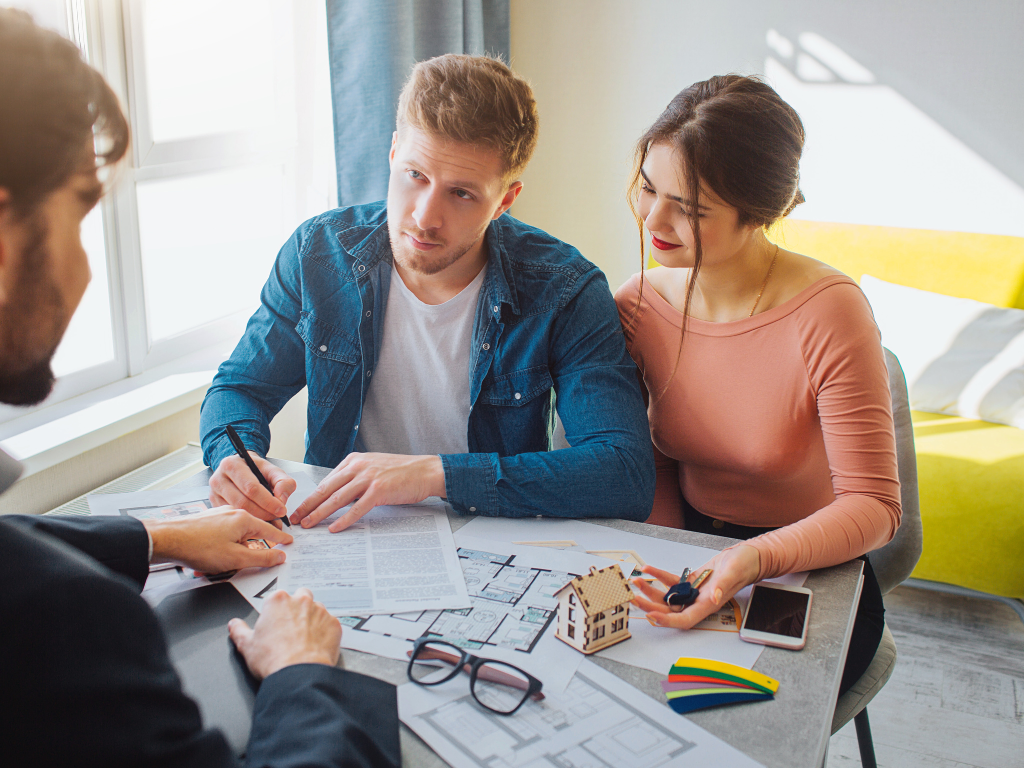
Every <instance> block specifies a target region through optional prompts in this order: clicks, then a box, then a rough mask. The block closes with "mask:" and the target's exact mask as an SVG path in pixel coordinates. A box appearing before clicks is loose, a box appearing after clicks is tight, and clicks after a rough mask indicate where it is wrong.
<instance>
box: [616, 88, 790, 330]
mask: <svg viewBox="0 0 1024 768" xmlns="http://www.w3.org/2000/svg"><path fill="white" fill-rule="evenodd" d="M655 144H667V145H670V146H671V147H672V148H673V149H675V150H676V152H678V154H679V156H680V157H681V158H682V160H683V167H682V168H681V169H680V170H681V171H682V174H683V181H684V189H685V194H686V196H687V197H688V199H689V200H691V201H692V202H693V203H694V205H693V206H691V208H690V226H691V227H692V229H693V241H694V256H695V261H694V266H693V271H692V272H691V274H690V281H689V285H688V286H687V291H686V305H685V307H684V312H683V315H684V327H685V318H686V317H688V316H689V310H690V297H691V296H692V295H693V287H694V284H695V283H696V279H697V272H698V271H699V270H700V264H701V259H702V257H703V250H702V248H701V239H700V220H699V218H698V217H697V207H696V202H697V200H698V198H699V197H700V191H701V189H702V188H703V189H705V190H707V191H710V192H712V193H713V194H714V195H716V196H717V197H718V198H719V199H720V200H721V201H722V202H724V203H725V204H726V205H730V206H732V207H733V208H735V209H736V210H737V211H738V212H739V223H740V224H755V225H757V226H760V227H764V228H765V229H767V228H768V227H770V226H771V225H772V224H774V223H775V222H776V221H778V220H779V219H781V218H782V217H784V216H786V215H788V214H789V213H790V211H792V210H793V209H794V208H795V207H796V206H797V205H799V204H800V203H802V202H804V196H803V194H802V193H801V192H800V186H799V183H800V154H801V152H802V151H803V146H804V126H803V123H801V122H800V116H799V115H798V114H797V113H796V110H794V109H793V108H792V107H791V106H789V104H787V103H786V102H785V101H783V100H782V98H781V97H780V96H779V94H777V93H776V92H775V91H774V90H773V89H772V87H771V86H769V85H767V84H765V83H763V82H761V81H760V80H758V79H757V78H754V77H744V76H742V75H721V76H718V77H712V78H711V79H710V80H704V81H701V82H699V83H694V84H693V85H691V86H690V87H689V88H687V89H686V90H684V91H682V92H681V93H680V94H678V95H677V96H676V97H675V98H674V99H672V101H671V102H669V105H668V107H666V108H665V111H664V112H662V113H661V116H660V117H658V119H657V120H655V121H654V124H653V125H652V126H651V127H650V128H648V129H647V131H646V132H645V133H644V135H643V136H641V137H640V140H639V141H638V142H637V146H636V155H635V168H634V170H633V178H632V180H631V182H630V185H629V205H630V209H631V210H632V211H633V215H634V216H636V219H637V223H638V225H639V227H640V268H641V270H642V269H643V266H644V264H643V262H644V245H643V243H644V240H643V228H644V224H643V220H642V219H641V218H640V215H639V214H638V213H637V211H636V207H635V205H634V200H635V199H636V196H637V192H638V190H639V187H640V169H641V167H642V166H643V164H644V160H646V159H647V153H648V152H649V151H650V149H651V147H652V146H653V145H655ZM640 290H641V292H642V291H643V282H642V281H641V285H640ZM637 306H638V307H639V303H638V305H637ZM634 316H635V315H634Z"/></svg>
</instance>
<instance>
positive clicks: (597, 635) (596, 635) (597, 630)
mask: <svg viewBox="0 0 1024 768" xmlns="http://www.w3.org/2000/svg"><path fill="white" fill-rule="evenodd" d="M602 637H604V624H602V625H601V626H599V627H594V632H593V634H592V635H591V638H593V639H594V640H600V639H601V638H602Z"/></svg>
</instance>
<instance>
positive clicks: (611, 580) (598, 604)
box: [555, 565, 634, 616]
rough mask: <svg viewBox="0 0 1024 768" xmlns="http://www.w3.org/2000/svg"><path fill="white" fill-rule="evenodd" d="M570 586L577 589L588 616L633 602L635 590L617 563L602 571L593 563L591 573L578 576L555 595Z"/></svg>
mask: <svg viewBox="0 0 1024 768" xmlns="http://www.w3.org/2000/svg"><path fill="white" fill-rule="evenodd" d="M570 588H571V589H574V590H575V591H576V594H577V596H579V598H580V603H581V604H582V605H583V610H585V611H586V612H587V615H588V616H592V615H593V614H595V613H601V612H602V611H607V610H608V609H609V608H614V607H615V606H617V605H622V604H623V603H628V602H631V601H632V600H633V597H634V596H633V590H631V589H630V588H629V583H628V582H627V581H626V579H625V577H624V576H623V575H622V571H621V570H619V566H617V565H609V566H608V567H607V568H602V569H601V570H600V571H599V570H597V568H596V567H594V566H593V565H592V566H590V573H585V574H583V575H582V576H577V577H576V578H574V579H573V580H572V581H570V582H569V583H568V584H566V585H565V586H564V587H562V588H561V589H560V590H558V591H557V592H556V593H555V595H556V596H557V595H560V594H562V592H564V591H565V590H567V589H570Z"/></svg>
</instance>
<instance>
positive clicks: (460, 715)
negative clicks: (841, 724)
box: [398, 640, 761, 768]
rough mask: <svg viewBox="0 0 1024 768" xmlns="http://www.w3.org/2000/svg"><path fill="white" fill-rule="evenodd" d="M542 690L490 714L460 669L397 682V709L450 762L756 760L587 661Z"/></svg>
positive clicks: (509, 767) (530, 765)
mask: <svg viewBox="0 0 1024 768" xmlns="http://www.w3.org/2000/svg"><path fill="white" fill-rule="evenodd" d="M626 642H629V641H628V640H627V641H626ZM544 695H545V698H544V700H543V701H532V700H528V701H527V702H526V703H525V704H523V706H522V707H521V708H520V709H519V710H518V711H517V712H516V713H515V714H513V715H496V714H494V713H492V712H489V711H487V710H486V709H484V708H483V707H481V706H480V705H479V704H478V703H477V702H476V701H475V700H474V699H473V696H472V695H471V694H470V692H469V676H468V675H459V676H457V677H455V678H454V679H452V680H449V681H448V682H446V683H442V684H441V685H437V686H433V687H430V688H427V687H424V686H420V685H417V684H416V683H406V684H405V685H401V686H399V688H398V716H399V717H400V718H401V720H402V722H403V723H405V724H406V725H407V726H409V728H411V729H412V730H413V731H415V733H416V735H417V736H419V737H420V738H421V739H423V740H424V741H425V742H426V743H427V745H428V746H429V747H430V748H431V749H433V750H434V751H435V752H436V753H437V754H438V755H439V756H440V757H441V759H442V760H444V761H445V762H446V763H448V764H449V765H451V766H453V767H454V768H534V767H535V766H541V765H544V766H555V765H558V766H588V768H622V767H623V766H634V765H635V766H645V768H662V767H664V768H674V767H675V766H729V767H730V768H756V767H757V766H760V765H761V764H760V763H758V762H756V761H754V760H752V759H751V758H749V757H747V756H746V755H745V754H743V753H742V752H740V751H739V750H738V749H736V748H735V747H732V746H730V745H728V744H726V743H725V742H724V741H722V740H721V739H719V738H718V737H716V736H712V735H711V734H710V733H708V732H707V731H705V730H704V729H703V728H700V727H698V726H696V725H694V724H693V723H692V722H690V721H689V720H687V719H686V718H685V717H680V716H679V715H677V714H675V713H674V712H673V711H672V710H670V709H669V708H668V707H666V706H665V704H664V703H663V702H657V701H655V700H654V699H652V698H650V697H649V696H646V695H645V694H643V693H641V692H640V691H638V690H637V689H635V688H633V687H632V686H631V685H629V684H628V683H626V682H624V681H623V680H621V679H620V678H618V677H616V676H615V675H613V674H611V673H610V672H606V671H605V670H603V669H601V667H599V666H597V664H594V663H593V662H591V661H583V662H582V663H581V664H580V666H579V669H578V670H577V672H576V675H575V677H573V679H572V681H571V682H570V683H569V686H568V688H566V689H565V690H564V691H562V692H549V691H548V687H547V685H545V686H544Z"/></svg>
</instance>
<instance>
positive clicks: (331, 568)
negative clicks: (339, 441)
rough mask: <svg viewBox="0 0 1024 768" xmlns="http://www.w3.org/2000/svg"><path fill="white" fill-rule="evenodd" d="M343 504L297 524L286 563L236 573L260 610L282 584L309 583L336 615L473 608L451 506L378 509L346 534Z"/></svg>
mask: <svg viewBox="0 0 1024 768" xmlns="http://www.w3.org/2000/svg"><path fill="white" fill-rule="evenodd" d="M347 509H348V507H345V508H344V509H340V510H338V511H337V512H335V513H334V514H333V515H331V516H330V517H328V518H327V519H325V520H324V521H322V522H321V523H320V524H319V525H316V526H314V527H313V528H302V527H301V526H298V525H293V526H292V527H291V528H290V529H289V531H288V532H289V533H291V534H292V536H293V537H294V538H295V542H294V543H292V544H289V545H288V546H283V547H282V549H283V550H284V551H285V552H286V553H287V554H288V559H287V560H286V561H285V563H284V565H279V566H277V567H275V568H268V569H266V570H262V571H258V572H249V573H247V572H241V573H239V574H238V575H236V576H234V577H233V578H232V583H234V585H235V586H236V587H237V588H238V591H239V592H241V593H242V594H243V595H244V596H245V597H246V598H247V599H248V600H249V602H250V603H252V605H253V606H254V607H255V608H256V609H257V610H259V609H260V607H261V606H262V598H263V597H265V596H266V595H267V594H269V593H270V592H272V591H273V590H275V589H283V590H285V591H286V592H289V593H294V592H295V590H297V589H299V588H300V587H306V588H307V589H309V590H310V591H312V593H313V597H314V598H315V599H316V600H317V601H318V602H321V603H323V604H324V606H325V607H326V608H327V610H328V611H330V612H331V613H332V614H333V615H335V616H354V615H358V616H368V615H372V614H378V613H396V612H400V611H408V610H410V609H412V608H415V609H416V610H444V609H446V608H469V606H470V602H469V595H468V594H467V593H466V582H465V580H464V579H463V576H462V568H461V567H460V566H459V558H458V555H456V554H455V540H454V539H453V538H452V529H451V526H450V525H449V524H448V516H447V514H445V505H444V503H443V502H440V501H439V500H438V501H437V502H435V503H423V504H407V505H402V506H381V507H374V508H373V509H372V510H370V512H369V513H367V514H366V515H365V516H364V517H363V518H362V519H361V520H359V521H357V522H356V523H354V524H353V525H351V526H349V527H348V528H346V529H345V530H344V531H341V532H339V533H331V532H330V531H328V530H327V527H328V526H329V525H330V524H331V523H332V522H334V521H335V520H336V519H338V517H340V516H341V515H342V514H344V513H345V511H346V510H347Z"/></svg>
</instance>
